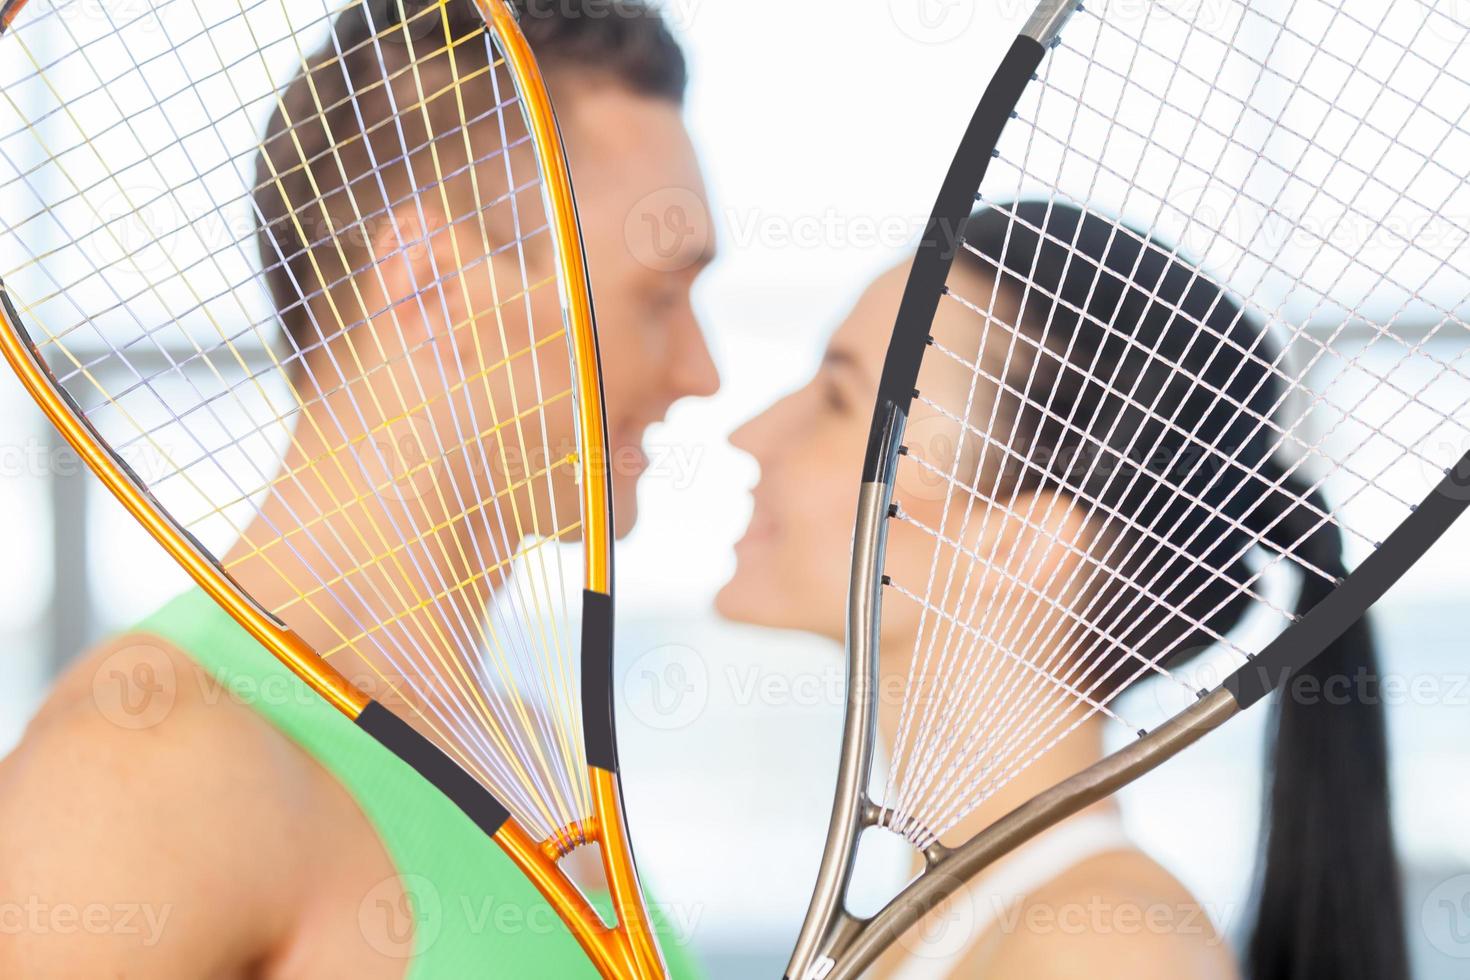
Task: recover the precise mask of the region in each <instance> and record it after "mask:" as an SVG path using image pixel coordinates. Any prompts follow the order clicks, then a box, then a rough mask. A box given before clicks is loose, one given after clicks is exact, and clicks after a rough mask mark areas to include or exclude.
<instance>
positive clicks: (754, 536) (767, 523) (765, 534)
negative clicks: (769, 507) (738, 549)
mask: <svg viewBox="0 0 1470 980" xmlns="http://www.w3.org/2000/svg"><path fill="white" fill-rule="evenodd" d="M775 534H776V522H775V521H773V520H771V518H770V517H768V516H766V514H765V513H763V512H762V509H761V505H760V503H759V502H757V503H756V505H755V511H754V512H753V513H752V514H751V516H750V524H748V525H747V526H746V528H745V534H744V535H743V536H742V537H741V538H740V540H739V541H738V542H737V546H739V545H742V544H756V543H759V542H762V541H766V540H768V539H770V538H772V537H774V536H775Z"/></svg>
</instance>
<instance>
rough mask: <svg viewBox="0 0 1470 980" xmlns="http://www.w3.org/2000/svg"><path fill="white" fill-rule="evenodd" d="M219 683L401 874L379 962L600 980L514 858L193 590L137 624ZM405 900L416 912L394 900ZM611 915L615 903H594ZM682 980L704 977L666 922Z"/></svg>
mask: <svg viewBox="0 0 1470 980" xmlns="http://www.w3.org/2000/svg"><path fill="white" fill-rule="evenodd" d="M137 628H138V630H139V631H141V632H145V633H150V634H153V635H155V636H158V637H161V638H162V639H164V640H167V641H168V642H169V643H172V644H173V645H174V646H176V647H178V648H179V649H180V650H182V651H184V652H185V653H187V654H188V655H189V656H190V657H192V658H193V659H194V660H195V661H196V662H197V663H199V665H200V666H201V667H203V668H204V669H205V670H206V671H208V672H209V673H211V674H213V675H214V677H215V679H216V681H217V682H218V683H219V685H220V688H221V690H222V691H223V692H224V694H225V695H226V696H231V697H235V698H237V699H238V700H241V701H243V702H245V703H247V704H249V705H250V706H251V707H252V708H254V710H255V711H257V712H258V713H259V714H261V715H262V716H263V717H265V719H266V720H267V721H269V722H270V723H271V724H272V725H274V726H275V727H276V728H278V729H279V730H280V731H281V732H282V733H284V734H285V735H286V736H287V737H288V738H290V739H291V740H292V741H294V742H296V744H297V745H299V746H301V748H302V749H304V750H305V751H306V752H307V753H309V754H310V755H311V756H312V757H313V758H314V759H316V760H317V761H318V762H319V763H321V765H322V766H324V767H325V768H326V770H327V771H328V772H330V773H331V774H332V775H333V776H335V777H336V778H337V780H338V781H339V782H340V783H341V784H342V786H343V787H344V788H345V789H346V790H347V792H348V793H350V794H352V797H353V799H355V800H356V801H357V804H358V806H359V807H360V808H361V809H362V812H363V813H364V814H365V815H366V816H367V818H368V820H369V821H370V822H371V823H372V825H373V827H374V828H375V829H376V831H377V833H378V836H379V838H381V840H382V842H383V845H384V847H385V849H386V850H387V852H388V855H389V857H390V858H391V859H392V861H393V864H394V866H395V868H396V869H397V872H398V874H397V881H396V882H394V881H392V880H390V881H389V882H385V883H384V887H383V889H382V891H383V894H382V896H381V900H379V898H378V897H375V896H374V895H372V894H369V895H368V896H367V898H366V899H364V901H363V903H362V906H361V907H360V908H359V910H358V913H359V918H360V921H361V924H362V926H363V934H364V936H366V937H367V938H368V941H369V942H370V943H372V944H373V945H374V947H375V948H377V949H378V950H379V952H382V953H385V954H386V955H390V956H392V955H399V956H402V957H404V958H405V959H407V960H408V969H407V972H406V974H405V976H407V977H408V978H409V980H482V978H484V980H502V978H504V980H542V978H544V980H576V978H582V977H585V978H588V980H596V978H597V971H596V970H595V969H594V968H593V967H592V965H591V963H590V962H589V961H588V959H587V957H586V955H585V954H584V953H583V952H582V949H581V947H580V946H578V945H577V941H576V940H575V939H574V938H573V937H572V934H571V932H570V931H569V930H568V929H567V928H566V927H565V926H564V925H563V924H562V922H561V920H560V919H559V918H558V917H557V916H556V914H555V913H554V912H553V911H552V910H551V907H550V906H549V905H548V904H547V902H546V901H545V900H544V899H543V898H542V897H541V894H540V893H539V892H537V891H536V889H535V887H534V886H533V885H531V883H530V882H529V881H527V880H526V878H525V877H524V876H523V875H522V874H521V873H520V871H519V870H518V869H517V868H516V866H515V865H514V864H512V863H511V861H510V859H509V858H507V857H506V856H505V854H504V853H503V852H502V851H501V850H500V848H498V847H496V846H495V845H494V844H493V843H491V842H490V841H488V840H486V838H485V834H484V832H483V831H481V830H480V829H479V828H478V827H476V826H475V825H474V824H473V823H471V822H470V820H469V818H468V817H466V816H465V815H464V814H463V813H461V812H460V810H459V808H458V807H456V806H455V805H454V804H453V803H450V802H449V801H448V800H447V799H446V798H445V797H444V796H443V795H442V794H440V793H439V792H438V791H437V790H435V789H434V788H433V787H431V786H430V785H429V784H428V783H426V782H424V780H423V779H422V778H421V777H420V776H419V775H418V774H417V773H416V772H414V771H413V770H412V769H411V768H409V766H408V765H406V764H405V763H403V762H402V761H400V760H399V759H398V757H397V756H395V755H393V754H392V753H391V752H389V751H388V750H387V749H385V748H383V747H382V746H381V745H379V744H378V742H377V741H376V740H375V739H373V738H372V737H371V736H370V735H368V734H366V733H365V732H363V731H362V730H361V729H359V728H358V727H357V726H356V725H355V724H353V723H352V721H350V720H349V719H348V718H346V717H345V716H343V715H342V714H341V713H340V712H338V711H337V710H336V709H335V708H333V707H331V706H330V705H328V704H327V703H326V702H325V701H322V700H321V699H320V698H318V697H317V696H316V695H315V694H313V693H312V691H311V690H310V689H309V688H308V687H307V686H306V685H305V684H304V683H302V682H301V681H300V680H299V679H298V678H297V677H296V676H295V675H294V674H292V673H291V672H290V670H288V669H287V668H286V667H285V666H284V665H283V664H281V663H280V662H279V661H277V660H276V659H275V658H274V657H273V656H271V655H270V653H269V652H268V651H267V650H265V648H263V647H262V646H261V645H260V644H258V643H256V642H255V640H254V639H252V638H251V637H250V635H249V634H248V633H246V632H245V631H244V630H243V629H242V628H241V627H240V626H239V625H238V624H237V623H236V622H235V621H234V620H233V619H231V618H230V616H229V614H227V613H226V612H225V611H224V610H223V609H221V608H220V607H219V606H218V605H216V604H215V602H214V601H213V600H212V599H210V598H209V597H208V596H206V595H205V594H204V593H203V592H201V591H199V590H197V589H195V590H191V591H189V592H186V593H185V594H183V595H181V596H179V597H178V598H177V599H174V600H173V601H172V602H170V603H168V604H167V605H165V606H164V607H163V608H162V609H160V610H158V611H157V612H155V613H154V614H153V615H151V616H150V617H148V618H147V619H145V620H144V621H143V622H142V623H140V624H139V625H138V627H137ZM395 884H396V885H401V893H402V894H404V895H406V896H407V904H408V908H407V909H404V908H402V907H401V906H399V905H396V904H395V903H394V902H392V901H391V899H392V898H393V897H395V896H396V895H398V894H400V892H399V889H398V888H396V887H392V886H394V885H395ZM594 904H595V905H597V906H598V907H599V910H600V911H602V912H603V913H604V914H606V913H607V909H608V903H607V900H606V897H605V896H601V897H599V898H598V899H596V900H594ZM658 919H659V916H658V915H657V914H656V913H655V920H656V921H655V928H656V929H657V930H658V933H659V936H660V939H661V940H662V945H663V947H664V955H665V958H666V960H667V962H668V965H669V970H670V972H671V974H672V975H673V977H674V978H675V980H696V978H698V977H699V976H700V973H699V971H698V970H697V969H696V968H695V967H694V965H693V962H692V960H691V958H690V957H689V956H688V955H687V953H686V951H684V950H683V949H681V948H680V945H679V943H678V942H677V941H676V939H675V937H673V936H672V934H671V933H670V931H669V930H668V929H667V928H666V927H665V924H664V923H663V922H660V921H657V920H658Z"/></svg>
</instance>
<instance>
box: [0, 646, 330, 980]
mask: <svg viewBox="0 0 1470 980" xmlns="http://www.w3.org/2000/svg"><path fill="white" fill-rule="evenodd" d="M220 694H221V692H219V691H218V689H217V688H216V687H214V686H213V685H212V682H211V680H210V678H209V676H208V675H207V674H206V673H205V672H204V671H203V670H202V669H201V668H200V667H199V666H198V665H197V664H195V663H194V661H193V660H192V659H190V658H189V657H188V656H187V655H186V654H184V653H182V652H181V651H179V650H177V649H175V648H173V647H172V646H170V645H169V644H167V643H164V642H162V641H161V640H158V639H157V638H154V637H148V636H142V635H134V636H128V637H122V638H120V639H118V640H116V641H113V642H110V643H108V644H107V645H105V646H103V647H101V648H99V649H97V650H95V651H93V652H91V653H89V654H88V655H86V656H84V657H83V658H82V659H81V660H79V661H78V662H77V663H76V664H75V665H74V666H72V667H71V668H70V669H69V670H68V671H67V672H66V674H65V675H64V676H63V677H62V678H61V679H60V681H59V682H58V683H57V685H56V686H55V688H54V689H53V691H52V692H51V694H50V696H49V697H48V698H47V701H46V703H45V704H44V705H43V707H42V708H41V710H40V711H39V712H38V713H37V715H36V716H35V718H34V720H33V721H32V723H31V724H30V726H29V727H28V728H27V730H26V733H25V736H24V737H23V739H22V740H21V743H20V745H19V746H18V747H17V748H16V749H15V750H14V751H13V752H12V753H11V754H10V755H9V756H8V757H7V758H5V759H4V760H0V826H4V827H5V828H6V833H5V834H4V835H0V878H3V879H4V880H5V881H6V883H7V886H9V887H10V888H13V889H15V894H16V896H18V898H17V900H19V897H24V898H26V899H27V901H28V903H29V905H30V906H32V907H34V908H35V909H39V910H41V911H39V912H37V913H36V914H37V915H38V916H39V917H40V918H39V919H38V923H37V924H36V926H35V928H32V929H27V930H22V932H23V933H24V935H21V936H20V937H19V940H15V939H13V940H12V941H11V942H6V943H0V965H3V964H5V963H6V959H7V956H11V957H40V959H36V960H34V961H33V960H31V959H26V960H25V961H24V962H26V964H27V965H39V964H41V963H45V962H48V961H46V960H45V959H44V957H45V956H47V955H51V953H50V952H49V951H50V950H51V947H52V945H53V944H52V942H51V940H53V939H54V940H55V941H56V943H58V944H59V943H60V942H62V940H63V939H64V940H65V941H66V943H67V945H68V947H69V948H70V949H72V950H76V949H77V947H76V945H75V944H77V943H82V944H84V945H95V946H96V947H97V953H98V956H99V962H121V961H119V960H118V959H117V958H118V957H122V958H123V960H122V961H125V960H126V959H127V957H128V955H130V954H131V953H140V952H142V951H143V946H140V944H144V945H146V953H147V955H148V956H149V957H150V959H149V960H148V963H149V964H150V965H158V966H162V965H164V964H167V963H168V961H169V960H170V959H172V958H173V956H174V955H177V956H178V957H179V958H180V961H181V962H187V961H188V958H189V957H200V956H202V957H204V961H205V962H207V961H209V960H210V959H212V958H213V956H214V955H218V954H211V953H210V952H209V951H208V950H207V949H205V948H202V947H201V946H200V945H199V944H200V943H206V942H209V941H213V942H218V940H219V938H220V937H221V935H222V934H224V933H225V932H228V933H230V934H231V935H232V936H233V938H234V939H235V940H238V941H240V942H243V943H244V944H245V945H258V946H259V947H260V948H265V947H267V946H269V945H270V944H271V943H272V942H273V940H274V938H275V935H276V934H279V933H280V932H281V931H283V930H285V929H287V928H288V927H289V922H287V921H286V920H285V915H286V914H288V913H289V903H280V902H279V898H280V896H282V895H289V894H291V891H290V889H291V888H292V884H293V883H292V882H291V881H290V876H291V875H292V874H293V873H294V872H293V869H295V868H298V867H300V866H301V863H300V862H298V861H296V860H294V857H295V855H294V854H293V853H292V849H293V848H297V847H300V846H302V844H301V841H300V834H299V833H295V832H294V831H297V830H298V829H299V827H300V819H299V818H300V816H301V810H302V809H304V808H309V807H310V805H311V802H310V801H311V796H312V793H311V791H310V790H311V784H312V781H313V773H312V766H311V764H310V762H309V760H308V759H307V758H306V757H305V756H304V755H303V754H302V753H300V752H299V750H296V749H295V748H294V746H292V745H291V744H290V743H289V742H288V741H286V740H285V739H284V738H283V737H282V736H281V735H280V734H279V733H277V732H276V731H275V730H274V729H273V728H272V727H271V726H270V725H269V724H268V723H266V722H265V721H264V720H263V719H262V718H260V717H259V716H257V715H256V714H255V713H254V712H252V711H251V710H250V709H249V708H248V707H245V706H243V705H241V704H239V703H237V702H235V701H233V700H231V699H230V698H229V697H227V696H219V695H220ZM58 909H60V910H74V909H75V910H92V911H91V914H94V915H97V916H99V917H100V916H102V915H103V911H99V910H110V911H108V912H107V914H108V915H112V916H116V917H122V914H123V913H122V911H121V910H123V909H131V910H134V912H135V913H136V912H139V911H140V910H145V909H146V910H148V912H149V913H150V915H151V916H152V918H151V920H150V918H149V916H145V915H140V914H134V915H132V916H131V917H130V925H131V926H132V927H133V928H134V930H135V931H132V932H128V931H125V930H120V927H119V928H111V929H101V930H83V931H80V932H77V931H70V932H67V931H62V930H60V929H59V927H57V926H55V924H54V923H51V917H52V916H53V915H54V913H55V911H56V910H58ZM48 910H49V911H48ZM71 914H72V913H71V912H70V911H67V912H66V913H65V915H66V916H70V915H71ZM78 914H81V913H80V912H78ZM225 916H229V917H231V918H234V919H235V923H234V924H230V925H229V927H228V928H225V923H223V922H222V921H221V920H222V919H223V917H225ZM149 921H151V922H152V923H153V926H152V927H150V926H149V925H148V922H149ZM242 922H243V923H249V925H248V926H247V927H246V928H247V929H248V931H249V932H251V933H253V934H252V935H241V934H240V926H239V925H238V923H242ZM160 923H162V924H160ZM150 929H155V930H156V931H157V933H158V935H156V936H151V935H150ZM136 930H142V931H141V932H139V931H136ZM150 938H151V940H152V941H153V944H152V945H147V943H146V941H147V940H149V939H150ZM20 940H23V941H20ZM7 947H8V949H9V952H8V953H7V952H5V950H6V948H7ZM67 955H68V956H69V957H70V956H72V955H73V953H71V952H69V953H68V954H67ZM157 957H161V959H158V958H157ZM67 962H68V963H74V962H76V961H75V960H73V959H68V960H67ZM197 962H199V961H197V960H196V963H197ZM3 972H5V971H4V970H0V973H3ZM7 975H8V974H7ZM158 975H167V974H166V972H161V973H160V974H158Z"/></svg>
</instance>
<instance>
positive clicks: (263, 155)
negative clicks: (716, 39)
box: [254, 0, 688, 357]
mask: <svg viewBox="0 0 1470 980" xmlns="http://www.w3.org/2000/svg"><path fill="white" fill-rule="evenodd" d="M515 6H516V7H517V8H518V11H519V13H520V18H519V19H520V26H521V30H522V31H523V32H524V33H525V35H526V38H527V40H528V41H529V43H530V45H531V49H532V51H533V52H534V53H535V55H536V58H537V61H538V63H539V64H540V66H541V69H542V72H543V73H544V74H545V76H546V78H547V83H548V85H549V86H550V87H551V88H552V90H553V92H558V90H559V93H558V94H561V95H562V97H564V98H565V97H566V95H565V93H567V92H568V91H571V88H570V84H559V83H570V82H572V81H573V80H577V79H578V76H585V77H586V78H587V79H588V80H590V81H591V82H593V83H597V82H611V83H613V84H617V85H621V86H623V87H625V88H626V89H628V90H629V91H631V92H633V93H634V94H637V95H642V96H647V97H651V98H658V99H667V100H669V101H672V102H674V103H676V104H679V105H682V104H683V101H684V96H685V91H686V88H687V85H688V71H687V66H686V63H685V59H684V54H683V51H682V50H681V48H680V46H679V43H678V42H677V41H676V40H675V39H674V37H673V35H672V34H671V33H670V31H669V28H668V25H667V24H666V23H665V21H664V18H663V17H662V15H661V14H660V13H659V12H658V10H656V9H655V8H653V7H650V6H649V5H648V4H647V3H645V2H644V0H518V2H516V3H515ZM484 35H485V22H484V19H483V16H482V15H481V13H480V11H479V9H478V7H477V6H476V4H475V3H474V0H448V2H446V3H440V2H435V0H365V2H363V3H359V4H355V5H354V6H353V7H352V8H351V9H349V10H348V11H346V12H345V13H343V14H340V15H339V16H338V17H337V18H336V20H335V21H334V22H333V23H332V25H331V31H330V34H329V36H328V39H327V41H326V43H325V44H323V45H322V46H321V48H320V49H319V50H318V51H317V52H316V53H315V54H313V55H311V56H309V57H308V58H307V59H306V64H305V66H304V67H303V70H302V71H300V72H299V73H298V74H297V75H296V77H295V78H294V79H293V80H292V81H291V83H290V84H289V85H287V86H286V88H285V89H284V90H283V91H282V92H281V94H280V98H279V101H278V103H277V107H276V110H275V112H274V113H272V115H271V118H270V122H269V124H268V125H267V127H266V130H265V134H264V138H263V139H262V142H261V152H260V155H259V157H258V160H257V165H256V174H255V190H254V197H255V205H256V208H257V209H258V212H259V215H258V216H259V220H260V223H261V228H260V234H259V245H260V252H261V258H262V262H263V265H264V268H265V270H266V277H267V281H268V283H269V286H270V291H271V298H272V300H273V302H274V304H275V308H276V311H277V313H278V315H279V316H280V317H281V319H282V321H283V323H284V324H285V327H286V331H287V334H288V340H289V341H290V345H291V347H290V349H289V350H288V351H286V352H285V353H286V354H287V356H289V357H294V356H296V354H297V353H298V352H303V351H308V350H310V349H312V348H313V347H317V346H320V345H321V344H322V343H323V341H324V339H329V338H330V336H331V335H332V333H333V332H335V330H336V329H338V328H337V327H335V326H327V325H321V326H320V327H319V328H314V327H312V326H311V324H310V316H311V314H310V310H309V308H308V302H309V300H310V299H311V298H312V297H315V296H317V295H318V294H320V293H321V292H322V291H324V290H326V289H330V288H333V287H335V286H336V285H338V284H340V283H342V282H345V281H346V279H347V278H348V277H349V276H351V275H354V274H356V273H358V272H361V271H363V270H364V268H365V266H366V265H367V264H368V263H370V262H371V261H372V256H371V254H370V253H369V252H368V250H367V249H366V247H365V246H366V244H367V243H368V242H369V241H370V240H371V234H372V233H371V229H372V228H373V227H374V226H375V223H377V222H381V221H382V220H384V219H385V218H389V217H390V216H389V215H388V212H389V211H390V210H391V209H392V208H393V207H397V206H399V205H400V204H402V203H407V202H408V200H409V198H410V196H411V194H412V191H413V189H414V185H415V183H419V184H421V183H422V175H416V176H417V177H418V179H417V180H414V179H411V176H410V175H411V173H412V169H413V167H414V163H413V160H412V158H413V157H414V156H415V155H416V154H417V153H419V152H420V151H423V150H425V149H426V148H428V147H429V146H431V145H432V146H433V147H434V148H435V153H436V154H437V155H439V156H441V157H445V156H447V158H448V160H449V163H448V164H447V165H446V166H445V167H444V172H453V170H454V168H456V167H457V168H459V169H461V170H463V169H464V168H465V167H466V166H467V165H468V164H469V162H470V161H468V160H465V159H464V156H465V154H464V151H463V147H464V144H465V140H464V139H463V138H462V136H461V135H460V130H461V129H462V128H463V127H464V125H465V122H466V121H468V122H470V123H472V124H473V123H474V122H475V121H477V120H480V119H490V118H491V117H493V116H495V114H496V112H497V109H499V108H501V107H502V106H500V105H497V93H498V97H499V100H500V103H501V104H502V105H503V103H504V102H505V101H506V100H507V99H508V98H509V92H508V86H507V84H506V81H505V78H504V76H502V77H501V78H500V79H499V80H497V79H493V78H491V77H490V76H491V72H492V67H491V65H490V51H489V45H488V44H487V43H486V41H485V36H484ZM456 80H458V81H460V82H463V83H464V84H462V85H459V86H456V85H455V82H456ZM456 88H457V89H458V90H457V91H456ZM474 92H479V93H481V94H482V99H481V102H480V104H478V105H470V104H469V102H470V100H468V99H465V100H464V101H463V102H461V99H462V98H463V97H464V96H465V95H466V94H467V93H474ZM421 103H422V105H420V104H421ZM505 117H506V118H507V119H510V120H512V122H511V124H512V125H519V112H507V113H505ZM405 147H406V151H405ZM456 152H457V153H458V159H457V160H456V159H455V154H456ZM385 197H386V198H387V199H388V200H387V203H386V204H385ZM363 202H367V203H366V204H364V203H363ZM372 202H376V204H375V205H374V204H373V203H372ZM359 312H360V311H359ZM364 315H365V314H364ZM360 319H361V317H360V316H354V317H352V320H353V321H358V320H360ZM323 335H325V337H324V336H323Z"/></svg>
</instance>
